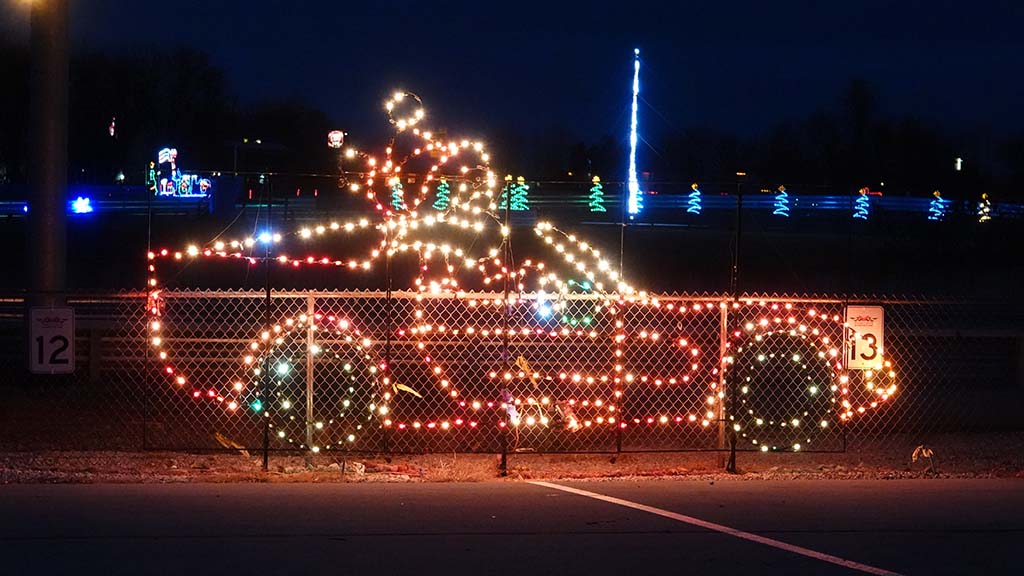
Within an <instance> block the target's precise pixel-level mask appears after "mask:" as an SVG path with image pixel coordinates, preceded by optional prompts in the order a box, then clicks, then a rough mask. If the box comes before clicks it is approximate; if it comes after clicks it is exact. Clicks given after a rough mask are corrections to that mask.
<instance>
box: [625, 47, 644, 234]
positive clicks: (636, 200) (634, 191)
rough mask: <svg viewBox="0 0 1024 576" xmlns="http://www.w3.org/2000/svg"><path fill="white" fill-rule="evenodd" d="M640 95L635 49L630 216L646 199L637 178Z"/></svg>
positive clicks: (637, 60) (631, 127)
mask: <svg viewBox="0 0 1024 576" xmlns="http://www.w3.org/2000/svg"><path fill="white" fill-rule="evenodd" d="M639 95H640V49H639V48H635V49H633V111H632V116H631V118H630V121H629V179H628V184H627V187H628V190H629V200H628V203H627V204H626V211H627V212H629V217H630V218H632V217H633V216H635V215H637V214H639V213H640V211H641V210H643V209H644V200H643V197H642V196H641V195H640V183H639V182H638V181H637V178H636V142H637V133H636V108H637V106H636V100H637V96H639Z"/></svg>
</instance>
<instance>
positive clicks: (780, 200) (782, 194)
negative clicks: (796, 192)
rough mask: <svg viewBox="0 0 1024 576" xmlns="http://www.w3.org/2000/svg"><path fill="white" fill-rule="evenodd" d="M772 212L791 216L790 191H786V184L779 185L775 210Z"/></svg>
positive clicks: (786, 216) (777, 214)
mask: <svg viewBox="0 0 1024 576" xmlns="http://www.w3.org/2000/svg"><path fill="white" fill-rule="evenodd" d="M772 214H774V215H775V216H783V217H785V218H789V193H788V192H786V187H785V186H779V187H778V188H777V189H776V194H775V210H773V211H772Z"/></svg>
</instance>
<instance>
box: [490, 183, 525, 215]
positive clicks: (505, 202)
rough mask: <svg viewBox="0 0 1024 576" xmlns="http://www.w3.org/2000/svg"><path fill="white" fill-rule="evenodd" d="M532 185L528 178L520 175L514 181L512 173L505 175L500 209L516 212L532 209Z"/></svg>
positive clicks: (499, 204)
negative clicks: (528, 182)
mask: <svg viewBox="0 0 1024 576" xmlns="http://www.w3.org/2000/svg"><path fill="white" fill-rule="evenodd" d="M529 193H530V187H529V186H528V185H527V184H526V179H525V178H523V177H522V176H519V177H518V178H516V179H515V181H514V182H513V180H512V175H511V174H510V175H508V176H505V187H504V188H502V189H501V198H500V200H499V202H498V209H499V210H505V209H506V208H508V209H509V210H512V211H515V212H524V211H526V210H529V209H530V199H529Z"/></svg>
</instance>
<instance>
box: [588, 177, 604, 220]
mask: <svg viewBox="0 0 1024 576" xmlns="http://www.w3.org/2000/svg"><path fill="white" fill-rule="evenodd" d="M592 182H593V186H591V187H590V196H588V198H589V199H590V203H589V204H588V206H590V211H591V212H607V211H608V210H606V209H605V207H604V187H603V186H601V179H600V178H598V177H597V176H594V179H593V180H592Z"/></svg>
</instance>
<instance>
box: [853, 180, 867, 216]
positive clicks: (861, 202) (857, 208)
mask: <svg viewBox="0 0 1024 576" xmlns="http://www.w3.org/2000/svg"><path fill="white" fill-rule="evenodd" d="M858 193H859V194H860V195H859V196H857V200H855V201H854V202H853V217H854V218H856V219H858V220H867V219H868V216H869V214H870V213H871V199H870V198H868V189H867V188H861V189H860V190H858Z"/></svg>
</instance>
